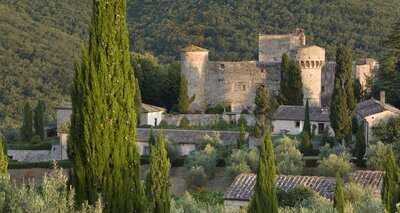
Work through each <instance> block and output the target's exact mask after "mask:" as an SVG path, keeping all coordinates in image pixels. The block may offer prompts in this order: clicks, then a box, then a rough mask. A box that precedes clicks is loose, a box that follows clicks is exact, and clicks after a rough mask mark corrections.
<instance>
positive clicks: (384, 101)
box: [379, 90, 386, 105]
mask: <svg viewBox="0 0 400 213" xmlns="http://www.w3.org/2000/svg"><path fill="white" fill-rule="evenodd" d="M379 96H380V97H379V98H380V99H379V100H380V102H381V104H382V105H385V104H386V100H385V99H386V98H385V91H383V90H382V91H380V92H379Z"/></svg>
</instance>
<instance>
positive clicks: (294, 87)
mask: <svg viewBox="0 0 400 213" xmlns="http://www.w3.org/2000/svg"><path fill="white" fill-rule="evenodd" d="M288 82H289V83H288V93H287V97H286V98H287V101H286V103H287V104H288V105H299V106H300V105H303V82H302V79H301V69H300V66H299V64H298V63H297V62H296V61H294V60H290V64H289V79H288Z"/></svg>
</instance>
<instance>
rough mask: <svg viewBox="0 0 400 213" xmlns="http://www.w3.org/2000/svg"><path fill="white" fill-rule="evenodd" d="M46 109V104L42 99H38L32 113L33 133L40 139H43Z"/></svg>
mask: <svg viewBox="0 0 400 213" xmlns="http://www.w3.org/2000/svg"><path fill="white" fill-rule="evenodd" d="M45 110H46V105H45V104H44V101H42V100H40V101H39V102H38V104H37V106H36V108H35V114H34V118H33V121H34V127H35V135H38V136H39V137H40V139H42V140H43V139H44V113H45Z"/></svg>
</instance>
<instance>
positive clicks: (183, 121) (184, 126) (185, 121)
mask: <svg viewBox="0 0 400 213" xmlns="http://www.w3.org/2000/svg"><path fill="white" fill-rule="evenodd" d="M179 127H180V128H182V129H187V128H189V127H190V121H189V119H188V118H187V117H183V118H182V119H181V121H180V122H179Z"/></svg>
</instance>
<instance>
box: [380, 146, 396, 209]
mask: <svg viewBox="0 0 400 213" xmlns="http://www.w3.org/2000/svg"><path fill="white" fill-rule="evenodd" d="M386 162H387V163H386V164H385V174H384V176H383V186H382V191H381V197H382V203H383V205H384V207H385V209H386V211H387V212H388V213H394V212H396V210H397V209H396V204H397V203H399V202H400V187H399V184H400V183H399V181H400V178H399V168H398V166H397V164H396V159H395V156H394V153H393V150H392V149H390V150H389V153H388V156H387V159H386Z"/></svg>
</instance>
